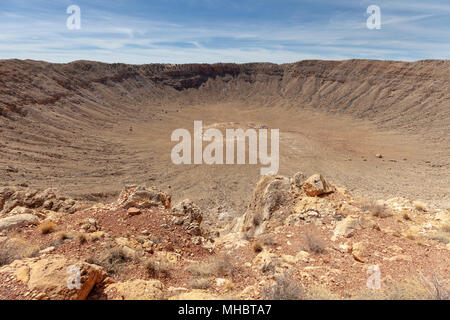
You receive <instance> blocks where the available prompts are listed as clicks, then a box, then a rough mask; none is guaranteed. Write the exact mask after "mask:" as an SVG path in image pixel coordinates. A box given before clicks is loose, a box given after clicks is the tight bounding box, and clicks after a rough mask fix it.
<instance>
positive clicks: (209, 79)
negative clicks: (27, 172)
mask: <svg viewBox="0 0 450 320" xmlns="http://www.w3.org/2000/svg"><path fill="white" fill-rule="evenodd" d="M449 71H450V62H448V61H439V60H436V61H419V62H415V63H406V62H392V61H372V60H348V61H302V62H298V63H293V64H284V65H274V64H268V63H262V64H259V63H254V64H242V65H238V64H214V65H208V64H187V65H162V64H154V65H141V66H135V65H124V64H104V63H97V62H89V61H77V62H73V63H69V64H50V63H44V62H36V61H28V60H27V61H19V60H6V61H2V62H0V74H1V78H0V84H1V86H0V110H1V114H2V115H3V116H6V117H8V116H12V114H14V113H17V114H20V115H25V114H26V113H27V112H28V111H29V109H33V108H35V107H36V106H39V105H45V106H53V105H56V106H57V105H58V104H59V103H66V104H74V105H77V104H80V103H83V102H91V103H97V104H99V105H109V108H114V107H113V106H111V103H112V104H113V105H116V104H117V103H119V102H120V103H122V104H125V103H130V102H134V103H144V102H146V103H149V104H151V103H156V102H158V103H160V101H161V97H165V98H166V99H170V100H171V102H176V103H181V104H195V103H205V102H226V101H233V100H242V99H245V100H246V101H249V102H252V103H263V104H268V103H273V102H274V101H277V102H279V101H284V102H285V103H286V104H287V105H289V106H293V107H298V108H314V109H320V110H326V111H331V112H344V113H348V114H351V115H353V116H358V117H365V118H369V119H374V120H377V121H378V122H379V123H380V124H385V125H386V126H401V127H404V128H406V129H408V130H415V129H419V128H420V130H422V131H426V132H429V131H432V133H434V134H439V136H440V137H445V136H448V133H449V131H448V130H449V124H448V123H449V121H448V116H449V111H448V110H449V109H448V101H449V98H450V90H449V81H450V75H449ZM116 107H117V108H119V111H120V105H118V104H117V106H116ZM123 108H124V107H123ZM124 109H126V108H124ZM56 112H57V110H56ZM442 120H445V122H444V121H442ZM437 127H439V128H437ZM446 133H447V135H446Z"/></svg>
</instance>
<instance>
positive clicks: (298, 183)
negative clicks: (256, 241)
mask: <svg viewBox="0 0 450 320" xmlns="http://www.w3.org/2000/svg"><path fill="white" fill-rule="evenodd" d="M335 191H336V188H335V187H334V186H332V185H331V184H330V183H329V182H327V181H326V180H325V178H324V177H323V176H321V175H320V174H315V175H313V176H311V177H309V178H308V179H306V176H305V175H304V174H303V173H301V172H298V173H296V174H295V175H294V177H292V178H291V179H289V178H287V177H283V176H263V177H262V178H261V179H260V181H259V182H258V183H257V185H256V187H255V189H254V191H253V195H252V198H251V199H250V203H249V205H248V208H247V211H246V212H245V214H244V215H243V216H242V217H240V218H238V219H236V220H235V221H234V223H235V224H234V225H233V226H232V228H231V229H232V231H233V232H245V233H247V234H248V235H251V236H259V235H261V234H262V233H264V232H265V231H266V229H267V228H268V227H271V226H276V225H282V224H284V223H286V221H288V222H287V224H295V223H296V220H305V219H309V218H314V217H320V216H321V215H334V214H335V213H336V210H335V208H334V206H333V203H331V202H330V201H328V200H327V199H323V198H318V196H321V195H325V194H329V193H333V192H335Z"/></svg>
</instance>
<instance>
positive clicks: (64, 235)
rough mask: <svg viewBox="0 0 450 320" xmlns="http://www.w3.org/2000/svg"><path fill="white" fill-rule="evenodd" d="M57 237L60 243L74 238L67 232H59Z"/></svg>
mask: <svg viewBox="0 0 450 320" xmlns="http://www.w3.org/2000/svg"><path fill="white" fill-rule="evenodd" d="M56 237H57V239H58V241H59V242H63V241H64V240H67V239H72V238H73V236H72V234H70V233H68V232H65V231H60V232H58V233H57V235H56Z"/></svg>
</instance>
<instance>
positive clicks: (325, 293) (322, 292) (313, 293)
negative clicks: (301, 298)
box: [306, 286, 341, 300]
mask: <svg viewBox="0 0 450 320" xmlns="http://www.w3.org/2000/svg"><path fill="white" fill-rule="evenodd" d="M306 296H307V299H308V300H340V299H341V297H340V296H339V295H337V294H334V293H332V292H331V291H330V290H328V289H327V288H325V287H323V286H313V287H311V288H308V292H307V294H306Z"/></svg>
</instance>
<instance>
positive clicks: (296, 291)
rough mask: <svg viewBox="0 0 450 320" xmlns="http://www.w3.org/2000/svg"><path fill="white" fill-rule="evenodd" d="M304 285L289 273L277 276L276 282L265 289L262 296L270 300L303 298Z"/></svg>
mask: <svg viewBox="0 0 450 320" xmlns="http://www.w3.org/2000/svg"><path fill="white" fill-rule="evenodd" d="M304 296H305V290H304V288H303V286H302V285H301V284H300V283H298V282H297V281H295V280H294V279H292V278H291V277H290V276H289V275H287V274H282V275H278V276H276V277H275V284H274V285H272V286H268V287H266V288H265V289H264V291H263V293H262V297H263V298H264V299H268V300H303V299H304Z"/></svg>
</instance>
